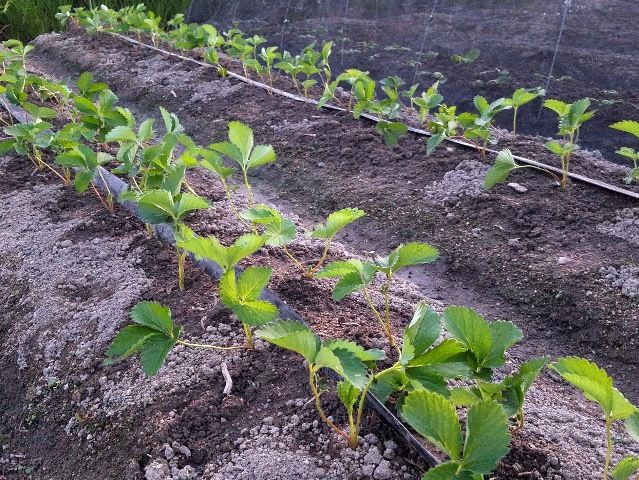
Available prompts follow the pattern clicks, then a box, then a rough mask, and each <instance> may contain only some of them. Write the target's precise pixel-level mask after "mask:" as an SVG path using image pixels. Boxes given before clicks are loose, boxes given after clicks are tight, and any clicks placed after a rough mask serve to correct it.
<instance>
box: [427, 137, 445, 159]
mask: <svg viewBox="0 0 639 480" xmlns="http://www.w3.org/2000/svg"><path fill="white" fill-rule="evenodd" d="M445 139H446V134H444V133H436V134H434V135H432V136H430V137H429V138H428V140H427V141H426V155H430V154H431V153H433V152H434V151H435V149H436V148H437V147H439V145H440V144H441V143H442V142H443V141H444V140H445Z"/></svg>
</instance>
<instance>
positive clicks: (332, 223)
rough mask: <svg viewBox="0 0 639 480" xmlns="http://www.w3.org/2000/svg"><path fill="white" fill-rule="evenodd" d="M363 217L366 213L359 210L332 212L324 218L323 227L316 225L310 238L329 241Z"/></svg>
mask: <svg viewBox="0 0 639 480" xmlns="http://www.w3.org/2000/svg"><path fill="white" fill-rule="evenodd" d="M364 215H366V213H365V212H364V211H363V210H360V209H359V208H344V209H342V210H338V211H337V212H333V213H331V214H330V215H329V216H328V217H327V218H326V222H325V223H324V224H323V225H317V226H316V227H315V230H313V232H311V237H315V238H325V239H329V240H330V239H332V238H333V237H334V236H335V235H336V234H337V232H339V231H340V230H341V229H343V228H344V227H346V226H347V225H348V224H350V223H352V222H354V221H355V220H357V219H358V218H361V217H363V216H364Z"/></svg>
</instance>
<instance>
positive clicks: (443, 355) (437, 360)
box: [409, 338, 468, 367]
mask: <svg viewBox="0 0 639 480" xmlns="http://www.w3.org/2000/svg"><path fill="white" fill-rule="evenodd" d="M467 351H468V348H467V347H466V345H464V344H463V343H461V342H460V341H458V340H455V339H453V338H447V339H446V340H444V341H442V342H441V343H440V344H439V345H437V346H435V347H433V348H431V349H430V350H428V351H427V352H424V353H422V354H421V355H418V356H416V357H415V358H414V359H413V360H411V361H410V362H409V366H411V367H419V366H422V365H435V364H445V363H450V362H454V361H455V360H457V359H458V358H459V357H460V355H464V354H466V352H467Z"/></svg>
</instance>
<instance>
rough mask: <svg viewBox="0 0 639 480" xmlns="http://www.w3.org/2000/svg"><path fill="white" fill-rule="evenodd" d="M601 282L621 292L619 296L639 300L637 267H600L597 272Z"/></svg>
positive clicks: (638, 271)
mask: <svg viewBox="0 0 639 480" xmlns="http://www.w3.org/2000/svg"><path fill="white" fill-rule="evenodd" d="M599 273H600V274H601V278H602V280H603V281H605V282H606V283H608V284H609V285H610V286H612V287H613V288H616V289H618V290H621V294H622V295H625V296H626V297H629V298H639V267H637V266H634V265H622V266H621V267H619V268H617V267H614V266H612V265H611V266H609V267H607V268H606V267H601V269H600V270H599Z"/></svg>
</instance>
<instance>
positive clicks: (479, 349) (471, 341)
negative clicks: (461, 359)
mask: <svg viewBox="0 0 639 480" xmlns="http://www.w3.org/2000/svg"><path fill="white" fill-rule="evenodd" d="M443 318H444V324H445V326H446V329H447V330H448V332H449V333H450V334H451V335H452V336H453V337H455V338H456V339H457V340H459V341H460V342H461V343H462V344H464V345H465V346H466V347H467V348H468V349H469V350H470V351H471V352H473V354H474V355H475V358H476V359H477V363H478V364H479V365H481V364H482V363H483V362H484V360H486V358H487V357H488V356H489V355H490V354H491V352H492V350H493V339H492V332H491V329H490V326H489V325H488V322H486V320H484V317H483V316H481V315H480V314H479V313H477V312H476V311H475V310H473V309H471V308H466V307H448V308H446V309H445V310H444V314H443Z"/></svg>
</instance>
